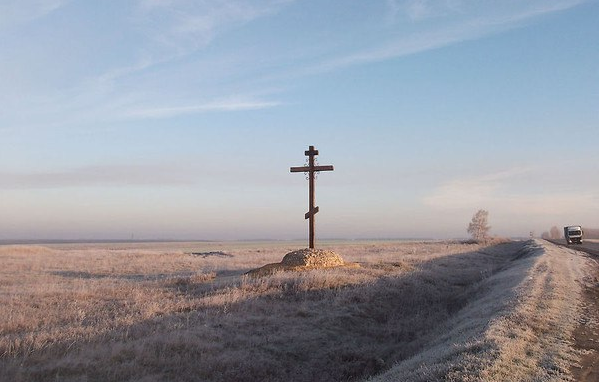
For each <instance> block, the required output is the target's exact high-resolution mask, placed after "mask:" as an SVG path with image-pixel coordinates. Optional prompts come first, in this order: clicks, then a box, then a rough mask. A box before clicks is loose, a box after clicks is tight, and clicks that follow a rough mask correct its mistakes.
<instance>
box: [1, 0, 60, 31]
mask: <svg viewBox="0 0 599 382" xmlns="http://www.w3.org/2000/svg"><path fill="white" fill-rule="evenodd" d="M69 1H70V0H8V1H3V2H1V3H0V29H2V28H7V27H11V26H15V25H19V24H22V23H26V22H30V21H33V20H35V19H38V18H40V17H43V16H45V15H47V14H49V13H51V12H53V11H55V10H57V9H59V8H60V7H62V6H64V5H65V4H67V3H68V2H69Z"/></svg>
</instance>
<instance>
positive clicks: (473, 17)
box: [301, 0, 586, 74]
mask: <svg viewBox="0 0 599 382" xmlns="http://www.w3.org/2000/svg"><path fill="white" fill-rule="evenodd" d="M585 1H586V0H554V1H546V2H538V1H536V2H531V3H530V5H528V6H524V7H522V5H521V3H518V4H514V9H513V10H512V9H509V7H508V10H507V11H506V10H503V11H501V9H497V10H496V12H493V8H501V7H491V11H486V12H483V13H481V14H479V13H477V12H475V11H471V12H470V13H468V12H467V10H466V9H464V8H463V4H462V2H461V1H458V0H447V1H440V2H429V1H428V0H410V1H407V2H404V3H403V7H404V8H405V9H406V11H405V12H406V13H407V15H408V16H409V18H410V19H413V20H421V19H426V18H429V17H434V16H437V17H438V16H441V15H443V16H447V15H449V14H452V13H459V14H460V17H457V18H456V20H453V21H452V20H450V21H446V22H444V23H439V25H440V26H439V27H433V28H431V27H427V28H425V29H414V31H413V32H411V33H401V34H400V35H398V36H397V37H395V38H390V39H387V40H386V41H380V42H378V43H375V44H371V45H373V46H374V47H372V48H368V49H363V50H359V51H354V52H351V53H348V54H345V55H338V56H337V57H334V58H329V59H326V60H323V61H322V62H320V63H318V64H315V65H313V66H311V67H309V68H306V69H304V70H302V71H301V72H302V73H303V74H313V73H321V72H329V71H333V70H336V69H340V68H344V67H348V66H353V65H361V64H367V63H372V62H380V61H384V60H388V59H393V58H397V57H403V56H407V55H411V54H415V53H420V52H424V51H428V50H432V49H437V48H441V47H444V46H448V45H452V44H456V43H460V42H463V41H469V40H475V39H479V38H482V37H485V36H488V35H491V34H494V33H499V32H502V31H505V30H508V29H511V28H515V27H518V26H520V25H521V24H522V23H523V22H526V21H532V20H533V19H535V18H537V17H540V16H543V15H546V14H550V13H554V12H559V11H563V10H566V9H569V8H572V7H575V6H577V5H579V4H581V3H584V2H585ZM433 4H434V5H433ZM516 5H518V6H516ZM388 8H389V9H390V13H392V14H393V13H397V12H398V11H397V9H398V8H400V6H399V5H398V4H397V2H395V1H393V0H390V2H389V3H388ZM474 8H476V7H474Z"/></svg>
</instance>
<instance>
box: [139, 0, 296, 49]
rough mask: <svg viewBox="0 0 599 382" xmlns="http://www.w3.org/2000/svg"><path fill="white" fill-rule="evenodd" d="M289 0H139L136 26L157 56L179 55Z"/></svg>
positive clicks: (271, 10)
mask: <svg viewBox="0 0 599 382" xmlns="http://www.w3.org/2000/svg"><path fill="white" fill-rule="evenodd" d="M291 2H292V0H286V1H281V0H254V1H252V0H227V1H225V0H199V1H196V0H140V1H139V10H140V13H139V15H138V22H139V25H140V26H141V27H142V29H143V30H145V33H146V34H147V36H148V37H149V38H150V39H151V40H152V41H153V42H154V43H155V46H154V47H153V48H152V47H150V49H157V50H158V51H159V54H160V55H164V54H166V55H169V56H171V55H172V57H180V56H183V55H187V54H189V53H191V52H193V51H195V50H197V49H198V48H200V47H203V46H206V45H208V44H209V43H211V42H212V41H213V39H214V38H216V36H217V35H218V34H219V33H222V32H224V31H226V30H229V29H231V28H233V27H239V26H241V25H243V24H245V23H248V22H250V21H253V20H255V19H258V18H260V17H264V16H267V15H271V14H273V13H275V12H276V11H278V10H280V9H281V8H282V7H283V6H284V5H286V4H288V3H291Z"/></svg>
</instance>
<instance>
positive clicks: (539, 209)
mask: <svg viewBox="0 0 599 382" xmlns="http://www.w3.org/2000/svg"><path fill="white" fill-rule="evenodd" d="M544 175H545V173H544V171H541V169H539V168H535V167H518V168H512V169H509V170H505V171H501V172H495V173H491V174H486V175H483V176H479V177H472V178H464V179H454V180H452V181H449V182H446V183H444V184H441V185H440V186H438V187H437V188H436V189H434V190H433V191H432V192H431V193H429V194H428V195H426V196H424V197H423V198H422V199H421V200H422V203H423V204H424V205H426V206H429V207H432V208H434V209H437V210H445V211H448V210H453V211H456V210H475V209H477V208H486V209H493V210H495V211H500V212H502V213H508V214H511V215H512V216H522V215H531V216H532V215H536V216H542V215H556V214H564V213H567V212H568V211H572V210H573V209H577V208H580V209H582V210H593V209H597V208H599V198H597V197H596V195H594V194H593V193H592V192H588V191H585V190H583V189H571V190H564V189H563V188H559V189H550V188H547V186H545V189H542V190H539V189H538V187H539V184H540V183H537V181H538V180H539V179H541V178H544V177H545V176H544Z"/></svg>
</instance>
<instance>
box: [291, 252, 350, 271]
mask: <svg viewBox="0 0 599 382" xmlns="http://www.w3.org/2000/svg"><path fill="white" fill-rule="evenodd" d="M281 264H282V265H286V266H291V267H311V268H312V267H315V268H328V267H338V266H341V265H344V264H345V263H344V261H343V259H342V258H341V256H339V255H338V254H336V253H335V252H333V251H326V250H324V249H313V248H304V249H300V250H298V251H293V252H289V253H288V254H286V255H285V257H283V261H281Z"/></svg>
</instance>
